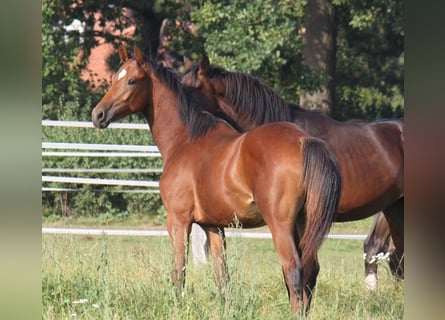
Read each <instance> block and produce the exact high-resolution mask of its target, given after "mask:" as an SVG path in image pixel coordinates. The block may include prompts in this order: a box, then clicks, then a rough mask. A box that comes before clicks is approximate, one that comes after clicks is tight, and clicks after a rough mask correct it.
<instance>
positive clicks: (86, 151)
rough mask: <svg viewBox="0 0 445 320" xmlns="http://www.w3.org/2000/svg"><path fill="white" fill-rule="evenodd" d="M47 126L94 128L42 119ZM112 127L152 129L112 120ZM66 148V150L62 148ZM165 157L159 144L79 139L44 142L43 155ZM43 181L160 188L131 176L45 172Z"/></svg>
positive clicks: (150, 170) (77, 170)
mask: <svg viewBox="0 0 445 320" xmlns="http://www.w3.org/2000/svg"><path fill="white" fill-rule="evenodd" d="M42 126H44V127H69V128H94V126H93V124H92V122H85V121H84V122H77V121H53V120H42ZM109 128H111V129H132V130H149V126H148V124H137V123H136V124H135V123H112V124H110V126H109ZM61 150H63V151H61ZM49 156H51V157H107V158H112V157H161V154H160V152H159V149H158V147H157V146H147V145H120V144H94V143H76V142H42V157H49ZM160 172H162V168H146V169H141V168H135V169H133V168H122V169H117V168H112V169H111V168H107V169H105V168H43V169H42V173H47V174H48V173H59V174H60V173H160ZM43 182H52V183H61V184H63V183H65V184H66V183H69V184H93V185H109V186H128V187H143V188H159V182H158V181H140V180H128V179H99V178H76V177H62V176H52V175H42V183H43ZM76 190H78V189H76V188H64V187H42V191H76ZM119 191H120V192H126V191H128V192H157V193H158V192H159V191H158V190H149V189H141V190H134V189H133V190H131V189H129V190H119Z"/></svg>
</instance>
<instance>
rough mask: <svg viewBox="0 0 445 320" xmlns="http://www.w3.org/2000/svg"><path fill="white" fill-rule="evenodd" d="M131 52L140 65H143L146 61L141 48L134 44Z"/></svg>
mask: <svg viewBox="0 0 445 320" xmlns="http://www.w3.org/2000/svg"><path fill="white" fill-rule="evenodd" d="M133 54H134V58H135V59H136V61H137V63H139V64H140V65H144V64H145V63H146V60H145V57H144V54H143V53H142V51H141V49H139V47H138V46H137V45H134V47H133Z"/></svg>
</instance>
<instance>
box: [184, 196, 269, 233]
mask: <svg viewBox="0 0 445 320" xmlns="http://www.w3.org/2000/svg"><path fill="white" fill-rule="evenodd" d="M241 198H242V197H240V196H239V195H238V197H231V198H230V201H229V200H227V201H221V198H218V199H214V201H212V200H211V199H209V198H207V199H206V200H208V201H206V202H205V203H202V202H201V203H200V205H196V206H195V209H194V211H193V217H194V220H195V221H196V222H198V223H201V224H208V225H220V226H236V225H240V226H241V227H243V228H255V227H260V226H263V225H264V224H265V223H264V220H263V218H262V216H261V214H260V212H259V210H258V207H257V205H256V203H255V202H254V201H253V200H252V199H247V198H246V197H244V199H241Z"/></svg>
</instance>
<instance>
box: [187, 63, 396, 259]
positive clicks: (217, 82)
mask: <svg viewBox="0 0 445 320" xmlns="http://www.w3.org/2000/svg"><path fill="white" fill-rule="evenodd" d="M185 62H186V70H185V71H184V73H183V76H182V80H181V81H182V83H183V85H185V86H188V87H191V88H196V89H199V90H200V91H201V93H203V94H204V95H206V97H207V99H209V100H212V101H213V104H215V105H216V107H213V108H212V109H209V111H210V112H212V113H214V114H215V115H217V116H218V117H222V118H224V119H225V120H226V121H228V122H230V123H231V124H232V125H233V126H234V127H235V128H237V129H238V130H240V131H241V132H246V131H248V130H251V129H253V128H256V127H258V126H260V125H263V124H265V123H270V122H276V121H289V122H293V123H295V124H297V125H298V126H300V127H301V128H303V129H304V130H305V131H306V132H307V133H309V134H310V135H311V136H314V137H318V138H320V139H322V140H324V141H325V142H326V143H327V144H328V146H329V148H330V150H331V151H332V152H333V153H334V155H335V157H336V159H337V162H338V166H339V168H340V174H341V177H342V190H341V196H340V202H339V205H338V210H337V213H336V216H335V222H344V221H353V220H359V219H363V218H367V217H369V216H372V215H374V214H376V213H378V212H379V211H383V212H384V214H385V217H386V220H387V221H388V226H389V228H390V233H391V236H392V238H393V240H394V243H395V246H396V247H397V251H398V253H399V254H400V255H401V257H403V253H404V241H403V236H404V228H403V223H404V210H403V207H404V203H403V200H404V188H403V181H404V180H403V169H404V164H403V159H404V155H403V141H404V138H403V121H402V120H401V119H396V120H380V121H374V122H365V121H360V120H353V121H348V122H339V121H336V120H334V119H332V118H329V117H328V116H326V115H324V114H322V113H319V112H314V111H307V110H304V109H302V108H300V107H299V106H297V105H295V104H291V103H288V102H286V101H285V100H284V99H282V98H281V97H280V96H279V95H278V94H277V93H275V92H274V91H273V90H272V89H271V88H269V87H268V86H267V85H265V84H264V83H263V82H261V81H260V80H259V79H257V78H255V77H252V76H250V75H248V74H245V73H241V72H230V71H227V70H225V69H223V68H220V67H217V66H214V65H210V64H209V60H208V58H207V57H205V58H203V59H202V60H201V62H200V63H199V64H198V63H195V64H193V63H192V62H191V61H190V60H186V61H185ZM402 260H403V259H402ZM401 263H402V267H403V261H402V262H401Z"/></svg>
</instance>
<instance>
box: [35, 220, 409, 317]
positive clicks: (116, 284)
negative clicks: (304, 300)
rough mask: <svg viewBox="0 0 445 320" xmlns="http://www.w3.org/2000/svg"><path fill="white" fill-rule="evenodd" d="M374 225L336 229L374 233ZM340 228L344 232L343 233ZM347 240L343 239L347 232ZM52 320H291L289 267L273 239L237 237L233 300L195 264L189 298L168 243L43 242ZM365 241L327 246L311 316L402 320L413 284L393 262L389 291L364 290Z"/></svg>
mask: <svg viewBox="0 0 445 320" xmlns="http://www.w3.org/2000/svg"><path fill="white" fill-rule="evenodd" d="M369 222H370V221H365V222H358V223H354V224H349V225H348V224H337V225H334V228H333V230H332V232H337V231H340V230H341V231H347V230H349V232H348V233H366V232H367V229H366V228H367V227H368V225H367V224H369ZM336 229H340V230H336ZM337 233H340V232H337ZM42 239H43V240H42V241H43V243H42V300H43V316H42V317H43V318H44V319H181V320H185V319H215V320H216V319H290V318H291V317H292V315H291V314H290V312H289V305H288V299H287V292H286V289H285V285H284V281H283V278H282V272H281V266H280V263H279V260H278V257H277V254H276V252H275V249H274V247H273V244H272V241H271V240H270V239H245V238H237V237H235V238H229V239H228V247H227V254H228V266H229V273H230V277H231V279H230V283H229V290H230V298H229V299H227V300H223V299H222V298H221V296H220V295H219V293H218V290H217V288H216V285H215V283H214V281H213V268H212V266H211V265H210V264H209V265H206V266H203V267H195V266H194V265H193V264H192V263H189V264H188V269H187V280H186V286H185V290H184V294H183V297H182V299H177V298H176V296H175V292H174V290H173V287H172V286H171V284H170V281H169V279H170V272H171V268H170V266H171V259H172V256H171V249H170V243H169V240H168V238H167V237H119V236H78V235H77V236H76V235H43V237H42ZM362 248H363V242H362V241H360V240H334V239H329V240H326V241H325V242H324V244H323V246H322V249H321V250H320V254H319V258H320V264H321V270H320V274H319V277H318V284H317V289H316V292H315V296H314V300H313V305H312V309H311V313H310V316H309V317H308V318H309V319H329V320H331V319H339V320H340V319H341V320H344V319H402V318H403V293H404V286H403V282H401V283H399V282H396V281H395V280H393V279H392V277H391V276H390V273H389V269H388V267H387V265H386V264H385V263H383V264H382V265H381V266H380V268H379V288H378V290H377V291H376V292H368V291H366V289H365V285H364V267H363V249H362Z"/></svg>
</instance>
